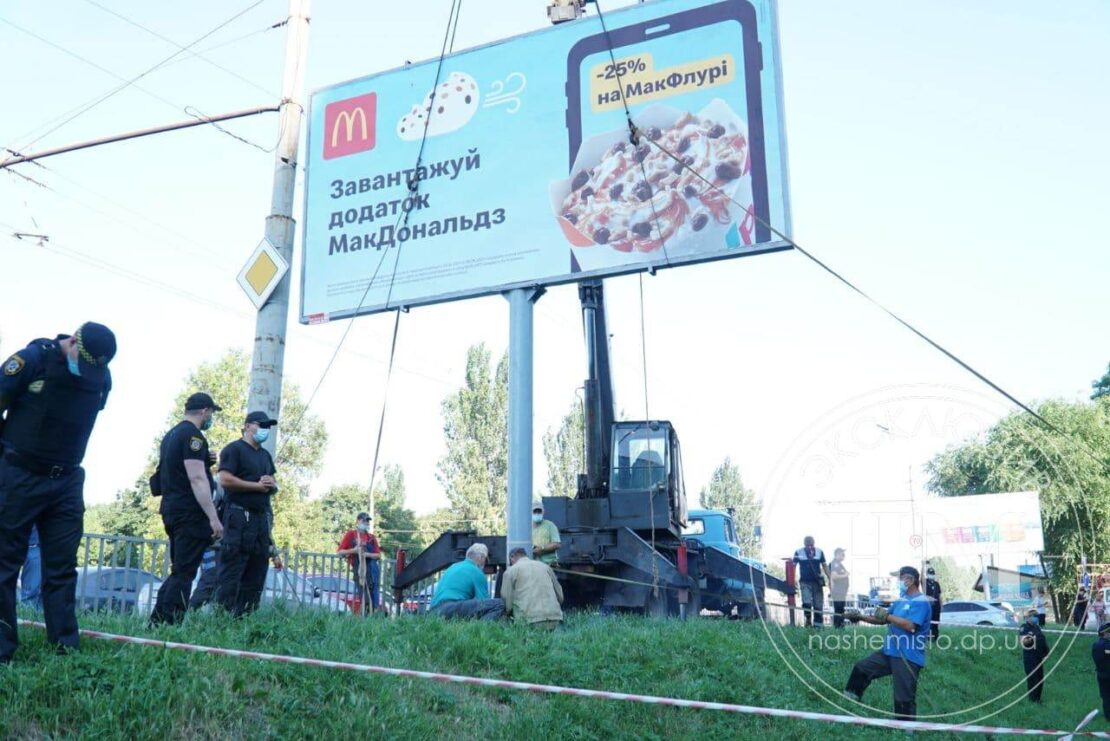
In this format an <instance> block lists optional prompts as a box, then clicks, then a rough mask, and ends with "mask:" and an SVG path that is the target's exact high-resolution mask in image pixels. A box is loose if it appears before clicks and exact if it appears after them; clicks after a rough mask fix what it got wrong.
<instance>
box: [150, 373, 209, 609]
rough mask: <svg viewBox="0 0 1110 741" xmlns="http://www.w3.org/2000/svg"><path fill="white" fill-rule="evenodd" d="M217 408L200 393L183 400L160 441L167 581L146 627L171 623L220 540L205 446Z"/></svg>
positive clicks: (184, 606)
mask: <svg viewBox="0 0 1110 741" xmlns="http://www.w3.org/2000/svg"><path fill="white" fill-rule="evenodd" d="M220 409H221V407H220V406H219V405H218V404H216V402H215V401H213V400H212V397H211V396H209V395H208V394H204V393H196V394H193V395H192V396H190V397H189V398H188V399H186V400H185V418H184V419H182V420H181V421H180V422H178V423H177V424H176V425H175V426H174V428H173V429H171V430H170V431H169V432H167V433H166V436H165V437H164V438H162V446H161V450H160V458H159V461H158V472H157V476H158V479H159V481H160V483H161V487H160V488H161V492H162V503H161V505H160V506H159V511H160V512H161V513H162V524H163V525H164V526H165V528H166V535H167V536H169V539H170V575H169V576H168V577H167V578H166V581H164V582H162V586H161V587H160V588H159V589H158V599H157V601H156V602H155V604H154V610H153V611H152V612H151V614H150V622H151V624H152V625H158V624H161V623H171V624H172V623H176V622H177V621H178V620H180V619H181V617H182V616H183V615H184V614H185V610H186V609H187V608H188V605H189V593H190V592H191V591H192V588H193V579H194V578H195V577H196V575H197V568H198V567H199V566H200V563H201V559H202V558H203V557H204V551H205V549H207V548H208V547H209V546H210V545H211V544H212V541H213V540H214V539H219V537H220V536H221V535H223V525H222V524H221V523H220V518H219V516H218V515H217V514H216V505H215V504H214V503H213V501H212V490H213V488H214V486H215V482H214V481H213V480H212V474H211V473H210V472H209V471H208V468H207V463H208V458H209V456H208V440H207V439H206V438H205V437H204V431H205V430H208V429H209V428H211V427H212V420H213V415H215V414H216V412H218V411H220Z"/></svg>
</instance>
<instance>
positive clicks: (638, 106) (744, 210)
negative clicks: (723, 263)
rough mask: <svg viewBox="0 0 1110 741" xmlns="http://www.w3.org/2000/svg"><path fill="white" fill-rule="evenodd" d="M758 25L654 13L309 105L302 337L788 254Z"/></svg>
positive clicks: (550, 35) (323, 95)
mask: <svg viewBox="0 0 1110 741" xmlns="http://www.w3.org/2000/svg"><path fill="white" fill-rule="evenodd" d="M774 11H775V7H774V3H773V1H772V0H756V1H755V2H748V0H724V1H722V0H658V1H657V2H653V3H646V4H642V5H636V6H633V7H630V8H627V9H624V10H621V11H614V12H611V13H607V14H606V15H605V24H604V26H603V25H602V23H601V22H600V18H599V17H597V16H590V17H588V18H583V19H581V20H578V21H574V22H571V23H565V24H562V25H559V26H556V27H553V28H550V29H546V30H543V31H539V32H536V33H533V34H528V35H525V36H519V37H516V38H513V39H509V40H506V41H502V42H499V43H496V44H492V45H490V46H485V47H481V48H477V49H472V50H468V51H464V52H460V53H458V54H455V55H452V56H449V57H446V58H445V59H444V60H443V63H442V64H440V60H439V59H433V60H430V61H427V62H423V63H420V64H412V65H408V66H406V67H403V68H401V69H396V70H393V71H390V72H384V73H381V74H378V75H374V76H371V77H366V78H361V79H358V80H352V81H350V82H345V83H342V84H339V85H335V86H332V87H328V88H325V89H322V90H319V91H317V92H315V93H314V94H313V96H312V101H311V107H310V111H309V126H308V154H307V164H306V167H307V171H306V176H305V183H306V186H305V207H304V208H305V213H304V218H303V228H304V234H303V237H304V238H303V247H304V260H303V267H302V280H301V282H302V299H301V321H302V322H316V321H326V320H328V319H336V318H341V317H346V316H351V315H353V314H360V313H372V312H375V311H382V310H384V309H386V308H391V307H396V306H413V305H418V304H425V303H433V302H437V301H446V300H451V299H458V298H466V297H471V296H478V295H484V294H490V293H496V292H499V291H503V290H507V289H509V288H513V287H521V286H534V285H549V284H555V283H562V282H571V281H576V280H581V279H582V278H586V277H593V276H605V275H616V274H620V273H628V272H634V271H639V270H645V269H655V268H661V267H669V266H674V265H682V264H688V263H692V262H700V261H705V260H713V259H720V258H726V257H735V256H740V255H746V254H753V253H758V252H767V251H772V250H778V249H785V248H786V247H787V245H786V244H785V243H784V242H782V241H777V240H776V239H775V237H774V236H773V234H772V233H771V230H770V229H768V228H767V226H766V224H768V223H769V224H771V225H773V226H774V227H775V229H778V230H780V231H782V232H784V233H788V232H789V207H788V201H787V187H786V157H785V143H784V140H783V134H782V101H781V82H780V78H779V66H778V39H777V31H776V25H775V13H774ZM626 107H627V111H626ZM629 117H631V120H632V122H633V123H634V126H635V128H636V130H637V132H638V134H637V135H636V136H633V135H632V133H631V131H630V129H631V128H632V127H630V125H629ZM418 158H419V161H420V163H421V164H420V167H419V168H418V167H417V166H416V165H417V161H418ZM756 217H758V218H756Z"/></svg>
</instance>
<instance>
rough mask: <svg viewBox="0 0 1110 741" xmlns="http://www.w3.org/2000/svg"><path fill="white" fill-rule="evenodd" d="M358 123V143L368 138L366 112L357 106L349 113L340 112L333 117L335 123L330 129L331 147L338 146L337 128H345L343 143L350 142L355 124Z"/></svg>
mask: <svg viewBox="0 0 1110 741" xmlns="http://www.w3.org/2000/svg"><path fill="white" fill-rule="evenodd" d="M356 121H357V122H358V124H359V126H360V131H361V133H362V136H360V137H359V140H360V141H365V140H366V139H367V138H369V136H370V134H369V130H368V127H367V124H366V111H365V110H363V108H362V106H358V107H356V108H354V109H353V110H350V111H341V112H340V113H339V115H338V116H336V117H335V123H334V124H332V127H331V146H333V147H336V146H339V127H340V126H343V127H345V128H346V136H345V137H344V141H345V142H351V141H352V140H353V139H354V135H355V122H356Z"/></svg>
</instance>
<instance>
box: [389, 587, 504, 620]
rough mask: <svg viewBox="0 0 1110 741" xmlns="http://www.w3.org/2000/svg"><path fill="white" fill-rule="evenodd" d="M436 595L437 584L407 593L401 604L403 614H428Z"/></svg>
mask: <svg viewBox="0 0 1110 741" xmlns="http://www.w3.org/2000/svg"><path fill="white" fill-rule="evenodd" d="M435 593H436V585H435V584H429V585H428V586H426V587H424V588H423V589H418V590H417V591H415V592H407V593H406V594H405V599H404V601H403V602H402V603H401V610H402V612H409V613H413V614H417V613H421V612H427V611H428V606H429V605H431V604H432V597H433V596H434V595H435ZM491 594H492V592H491Z"/></svg>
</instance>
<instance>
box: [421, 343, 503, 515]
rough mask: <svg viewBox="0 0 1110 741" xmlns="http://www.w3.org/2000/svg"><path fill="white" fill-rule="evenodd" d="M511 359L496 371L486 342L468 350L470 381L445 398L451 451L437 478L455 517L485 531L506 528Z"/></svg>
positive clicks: (443, 460)
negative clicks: (491, 365)
mask: <svg viewBox="0 0 1110 741" xmlns="http://www.w3.org/2000/svg"><path fill="white" fill-rule="evenodd" d="M508 410H509V357H508V354H505V355H502V356H501V360H500V362H498V364H497V369H496V371H495V372H492V373H491V370H490V353H489V350H487V349H486V346H485V344H480V345H474V346H472V347H470V348H469V349H468V350H467V353H466V382H465V384H464V385H463V387H462V388H461V389H459V390H458V391H457V392H455V393H453V394H451V396H449V397H447V398H446V399H444V401H443V418H444V422H443V435H444V437H445V438H446V442H447V454H446V455H445V456H443V458H441V459H440V461H439V466H438V468H439V470H438V472H437V474H436V478H438V479H439V482H440V484H441V485H442V486H443V488H444V490H445V491H446V492H447V500H448V501H449V502H450V503H451V511H452V513H453V514H454V515H455V517H456V519H462V520H467V521H471V522H472V523H473V524H474V526H475V527H477V528H478V529H479V530H480V531H481V532H484V533H494V534H497V533H504V532H505V500H506V495H507V493H508V469H509V452H508V451H509V434H508Z"/></svg>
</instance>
